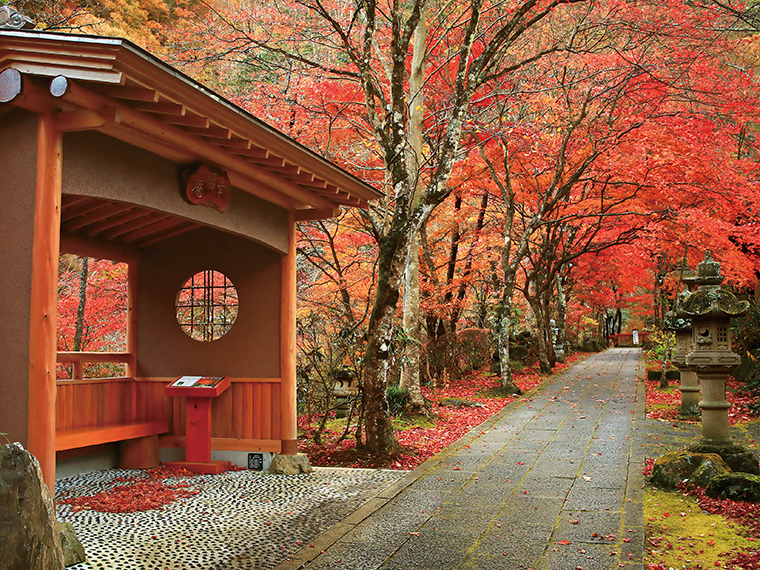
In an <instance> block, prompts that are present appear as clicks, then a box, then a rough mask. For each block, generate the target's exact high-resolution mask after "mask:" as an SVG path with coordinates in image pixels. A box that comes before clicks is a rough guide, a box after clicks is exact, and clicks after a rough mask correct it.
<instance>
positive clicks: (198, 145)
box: [50, 76, 333, 208]
mask: <svg viewBox="0 0 760 570" xmlns="http://www.w3.org/2000/svg"><path fill="white" fill-rule="evenodd" d="M50 90H51V93H52V94H53V95H54V96H56V97H60V98H63V99H65V100H67V101H70V102H72V103H74V104H76V105H80V106H82V107H85V108H87V109H91V110H99V109H103V108H106V107H109V106H110V105H111V104H112V103H113V102H112V101H111V100H110V99H107V98H105V97H101V96H100V95H98V94H96V93H93V92H91V91H88V90H87V89H85V88H83V87H81V86H80V85H78V84H77V83H73V82H71V81H69V80H68V79H67V78H66V77H63V76H58V77H56V78H54V79H53V81H52V82H51V84H50ZM116 105H117V108H118V109H119V110H120V111H121V124H122V125H126V126H129V127H131V128H133V129H135V130H137V131H140V132H143V133H144V134H146V135H148V136H151V137H155V138H157V139H158V140H164V141H166V142H167V143H169V144H171V145H174V146H176V147H178V148H181V149H183V150H185V151H188V152H190V153H193V154H195V155H196V157H197V158H198V159H201V160H207V161H211V162H215V163H216V164H218V165H219V166H221V167H222V168H224V169H226V170H228V171H237V172H240V173H241V174H243V175H244V176H246V177H247V178H249V179H252V180H255V181H256V182H259V183H261V184H263V185H265V186H269V188H271V189H272V190H275V191H279V192H281V193H283V194H285V195H287V196H290V197H291V198H293V199H295V200H297V201H299V202H303V203H305V204H308V205H310V206H311V207H313V208H328V207H331V206H333V204H332V203H331V202H330V201H329V200H327V199H325V198H323V197H321V196H318V195H317V194H314V193H312V192H308V191H307V190H305V189H303V188H301V187H299V186H298V185H297V184H294V183H293V182H291V181H289V180H286V179H284V178H281V177H279V176H277V175H276V174H273V173H272V172H269V171H268V170H265V169H263V168H261V167H258V166H256V165H255V164H252V163H250V162H248V161H246V160H244V159H242V158H240V157H238V156H235V155H233V154H231V153H229V152H227V151H226V150H224V149H223V148H219V147H218V146H215V145H213V144H210V143H208V142H206V141H205V140H202V139H200V138H198V137H195V136H192V135H190V134H189V133H188V132H187V131H183V130H182V129H179V128H177V127H174V126H172V125H168V124H166V123H163V122H161V121H159V120H157V119H154V118H152V117H149V116H146V115H145V114H144V113H140V112H139V111H135V110H134V109H131V108H129V107H127V106H123V105H121V104H119V103H116Z"/></svg>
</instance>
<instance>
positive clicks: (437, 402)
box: [299, 353, 584, 470]
mask: <svg viewBox="0 0 760 570" xmlns="http://www.w3.org/2000/svg"><path fill="white" fill-rule="evenodd" d="M583 356H584V355H582V354H579V353H575V354H572V355H570V356H569V357H568V358H567V360H566V361H565V362H562V363H557V366H556V367H555V372H561V371H562V370H565V369H566V368H568V367H569V366H571V365H572V364H573V363H575V362H577V361H578V360H580V359H581V358H583ZM544 378H545V377H542V376H541V375H540V374H539V373H538V364H534V365H531V366H529V367H526V368H524V369H523V370H520V371H518V372H515V382H516V384H517V385H518V386H519V387H520V389H521V390H522V391H523V393H525V392H528V391H530V390H532V389H533V388H535V387H537V386H539V385H540V384H541V382H542V381H543V380H544ZM499 383H500V378H499V377H498V376H487V375H486V374H485V373H484V371H479V372H476V373H473V374H470V375H467V376H464V377H462V378H460V379H457V380H454V381H452V382H450V383H449V384H448V385H446V386H444V387H440V388H437V389H433V388H432V387H426V386H423V388H422V391H423V394H424V396H425V398H426V399H427V400H428V402H429V403H430V407H431V413H430V418H431V420H432V422H433V424H434V426H433V427H429V428H425V427H419V426H413V427H408V428H406V429H401V430H399V431H397V432H396V436H397V437H398V441H399V443H400V444H401V445H402V447H403V450H402V452H401V453H399V454H397V455H392V456H389V457H383V456H377V455H371V454H368V453H365V452H363V451H362V450H361V449H357V447H356V441H355V440H353V439H344V440H342V441H341V442H340V443H338V444H336V443H335V442H336V440H337V439H338V436H339V435H340V433H337V432H325V439H326V443H325V445H324V446H321V447H320V446H317V445H316V444H315V443H314V442H313V441H312V440H308V439H302V440H300V441H299V451H301V452H303V453H306V454H307V455H308V456H309V461H310V463H311V464H312V465H314V466H320V467H354V468H356V467H364V468H367V467H372V468H385V469H402V470H411V469H414V468H415V467H417V466H418V465H420V464H421V463H423V462H424V461H425V460H427V459H429V458H430V457H432V456H433V455H435V454H436V453H438V452H439V451H441V450H442V449H443V448H445V447H446V446H448V445H450V444H452V443H453V442H455V441H456V440H457V439H459V438H460V437H462V436H463V435H464V434H466V433H467V432H468V431H470V430H471V429H472V428H474V427H476V426H478V425H480V424H481V423H483V422H484V421H485V420H487V419H488V418H489V417H491V416H492V415H493V414H495V413H496V412H498V411H499V410H501V409H502V408H503V407H504V406H506V405H507V404H509V403H510V402H513V401H515V400H516V399H519V398H520V397H519V396H516V397H488V396H485V395H484V393H485V392H486V391H488V390H491V389H494V388H498V386H499ZM447 398H454V399H458V400H467V401H469V402H477V403H478V404H482V407H481V406H476V407H464V408H461V407H452V406H446V405H443V404H441V402H443V401H444V400H445V399H447ZM299 426H300V427H302V428H306V427H307V426H306V425H305V418H304V417H301V418H299Z"/></svg>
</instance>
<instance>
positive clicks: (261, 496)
mask: <svg viewBox="0 0 760 570" xmlns="http://www.w3.org/2000/svg"><path fill="white" fill-rule="evenodd" d="M135 473H136V472H135V471H128V470H122V469H112V470H108V471H99V472H95V473H88V474H85V475H77V476H75V477H69V478H66V479H59V480H58V481H56V499H58V500H61V499H64V498H68V497H77V496H83V495H93V494H95V493H97V492H99V491H103V490H106V489H109V488H112V487H113V485H114V483H113V480H114V479H116V478H118V477H132V476H134V475H135ZM404 473H405V472H402V471H387V470H370V469H332V468H315V469H314V472H313V473H311V474H310V475H305V474H299V475H271V474H268V473H261V472H255V471H228V472H226V473H222V474H220V475H199V476H194V477H190V478H187V479H184V478H176V479H169V480H167V483H168V484H171V483H176V482H178V481H187V482H188V483H190V484H191V485H193V486H196V485H197V486H198V488H202V491H201V492H200V494H198V495H195V496H193V497H189V498H186V499H180V500H178V501H176V502H174V503H172V504H170V505H167V506H165V507H164V508H163V509H160V510H155V511H143V512H137V513H100V512H95V511H90V510H80V511H77V512H74V511H73V510H72V507H71V506H70V505H60V504H59V505H58V509H57V510H58V520H59V521H66V522H70V523H72V524H73V525H74V528H75V530H76V533H77V537H78V538H79V540H80V541H81V542H82V545H83V546H84V549H85V552H86V553H87V562H85V563H82V564H78V565H76V566H70V567H69V568H68V570H101V569H102V570H190V569H199V570H238V569H240V570H243V569H253V568H272V567H273V566H276V565H277V564H279V563H280V562H283V561H284V560H285V559H287V558H288V557H289V556H291V555H293V554H294V553H295V552H297V551H298V550H300V549H301V548H302V547H303V546H307V545H308V544H309V541H311V540H312V539H313V538H314V537H316V536H317V535H318V534H319V533H321V532H323V531H325V530H327V529H328V528H329V527H330V526H332V525H333V524H335V523H337V522H339V521H340V520H341V519H343V518H344V517H346V516H348V515H349V514H350V513H352V512H353V511H354V510H356V509H357V508H359V507H360V506H361V505H362V504H364V503H365V502H367V501H368V500H369V499H371V498H372V497H374V496H376V495H377V494H378V493H380V492H381V491H382V490H384V489H385V488H386V487H388V486H389V485H391V484H393V483H395V482H396V481H397V480H398V479H399V478H400V477H402V476H403V475H404Z"/></svg>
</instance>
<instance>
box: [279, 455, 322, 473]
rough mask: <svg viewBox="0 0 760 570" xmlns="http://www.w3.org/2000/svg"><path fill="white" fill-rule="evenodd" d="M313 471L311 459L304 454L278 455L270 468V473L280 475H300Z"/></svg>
mask: <svg viewBox="0 0 760 570" xmlns="http://www.w3.org/2000/svg"><path fill="white" fill-rule="evenodd" d="M312 471H313V469H312V468H311V465H310V464H309V458H308V457H306V455H305V454H304V453H297V454H295V455H276V456H275V458H274V459H272V465H271V466H270V467H269V472H270V473H276V474H278V475H297V474H298V473H311V472H312Z"/></svg>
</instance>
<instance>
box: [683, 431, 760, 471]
mask: <svg viewBox="0 0 760 570" xmlns="http://www.w3.org/2000/svg"><path fill="white" fill-rule="evenodd" d="M687 450H688V451H690V452H692V453H715V454H717V455H720V456H721V457H722V458H723V461H725V462H726V465H728V466H729V467H730V468H731V471H735V472H740V473H749V474H751V475H760V465H758V457H757V455H755V454H754V453H753V452H751V451H748V450H747V449H745V448H744V447H742V446H741V445H736V444H734V443H723V442H715V441H710V440H706V439H703V440H702V441H700V442H698V443H695V444H693V445H690V446H689V447H688V448H687Z"/></svg>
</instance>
